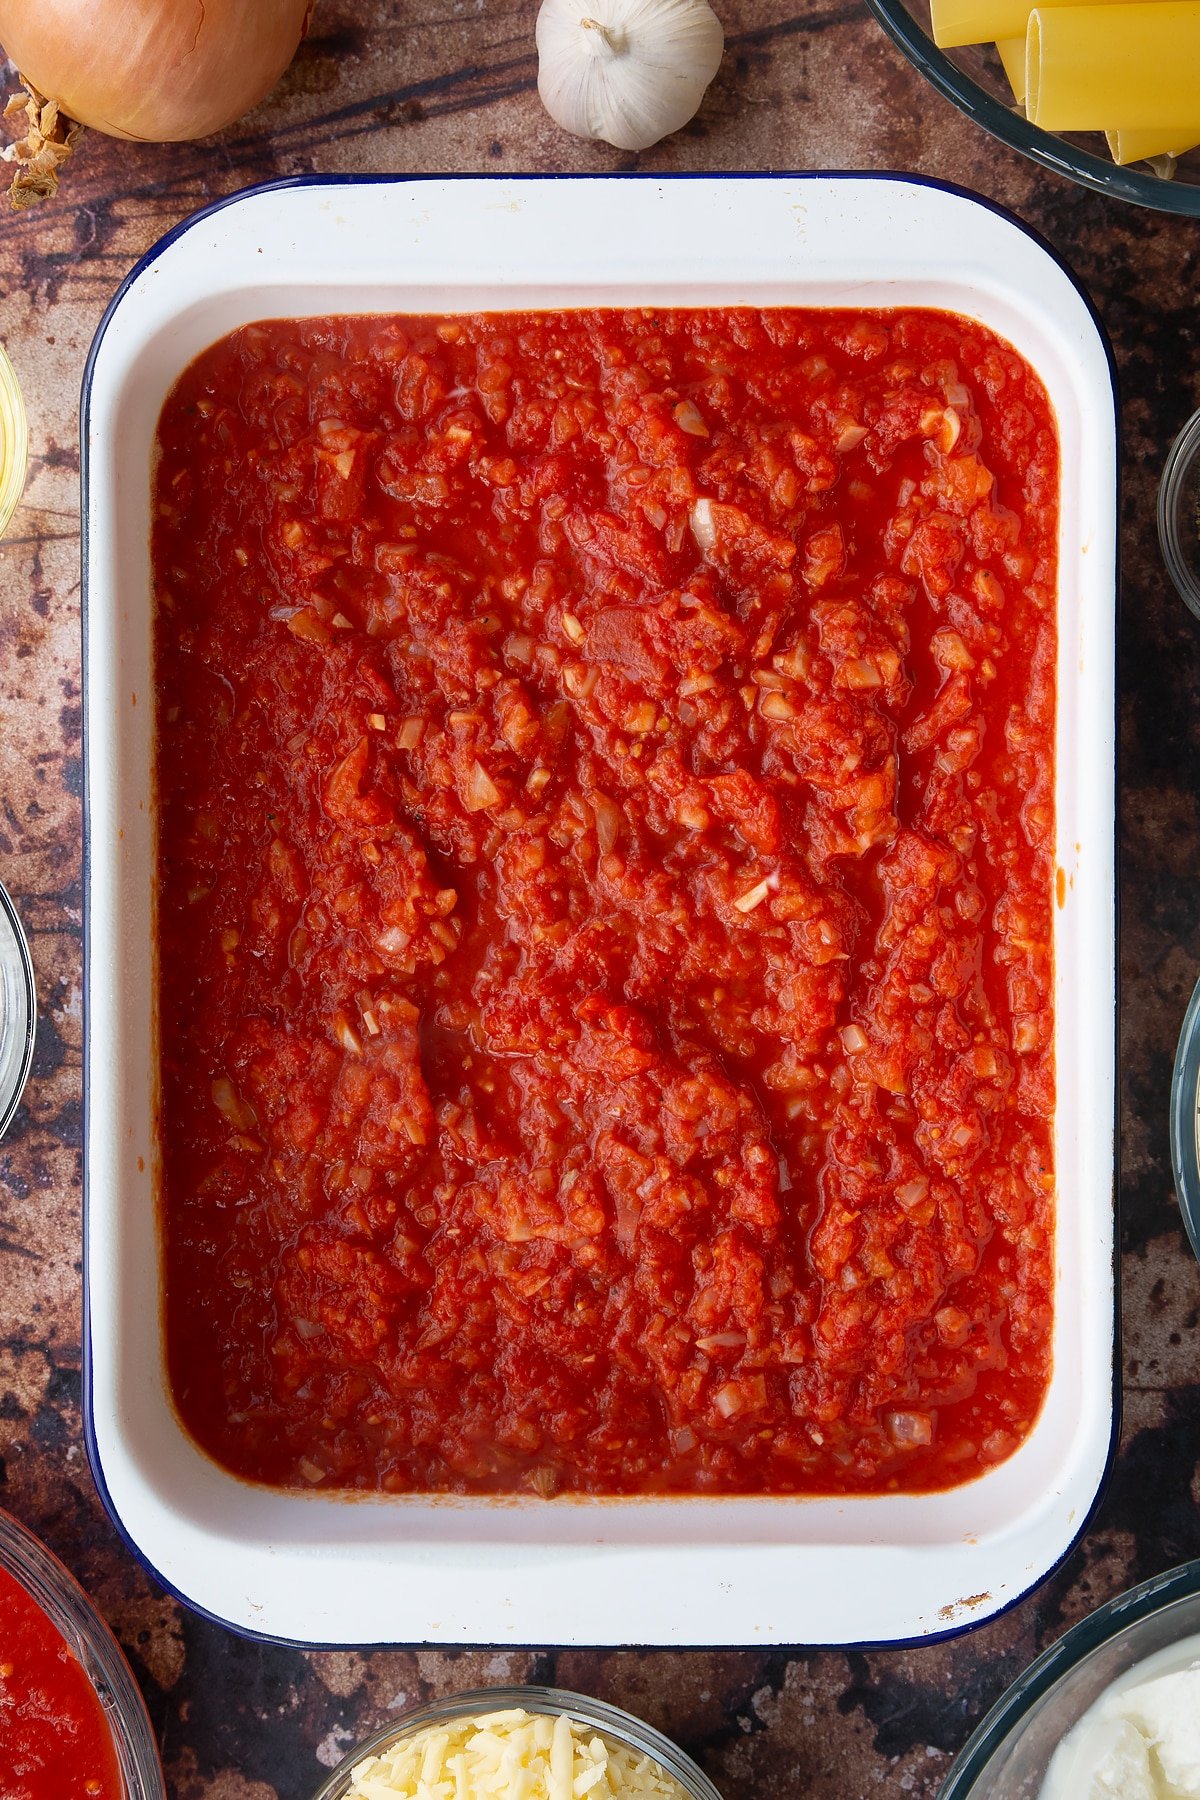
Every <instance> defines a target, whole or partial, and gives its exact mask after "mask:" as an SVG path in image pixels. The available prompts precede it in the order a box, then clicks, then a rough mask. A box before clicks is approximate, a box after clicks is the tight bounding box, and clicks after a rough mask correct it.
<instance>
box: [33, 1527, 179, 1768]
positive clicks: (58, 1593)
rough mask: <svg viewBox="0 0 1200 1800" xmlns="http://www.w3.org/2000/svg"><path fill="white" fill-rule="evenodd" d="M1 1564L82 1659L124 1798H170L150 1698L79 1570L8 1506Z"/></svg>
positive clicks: (79, 1658)
mask: <svg viewBox="0 0 1200 1800" xmlns="http://www.w3.org/2000/svg"><path fill="white" fill-rule="evenodd" d="M0 1568H3V1569H5V1570H6V1571H7V1572H8V1574H9V1575H11V1576H12V1577H13V1579H14V1580H15V1581H17V1582H18V1583H19V1584H20V1586H21V1587H23V1588H24V1590H25V1592H26V1593H27V1594H28V1595H29V1596H30V1597H31V1598H32V1599H33V1600H35V1601H36V1602H37V1604H38V1605H39V1606H40V1607H41V1609H42V1611H43V1612H44V1613H45V1614H46V1616H47V1617H48V1618H49V1620H50V1622H51V1624H52V1625H53V1626H54V1627H55V1629H56V1630H57V1631H58V1633H59V1635H60V1636H61V1637H63V1638H64V1639H65V1640H66V1642H67V1644H68V1645H69V1647H70V1649H71V1650H72V1651H73V1652H74V1654H75V1656H76V1657H77V1658H78V1660H79V1662H80V1663H81V1664H82V1666H83V1670H84V1673H85V1674H86V1675H87V1677H88V1679H89V1680H90V1682H91V1684H92V1687H93V1689H94V1691H95V1694H96V1698H97V1699H98V1700H99V1702H100V1705H101V1707H102V1708H103V1710H104V1714H105V1717H106V1718H107V1720H108V1725H109V1730H110V1731H111V1732H112V1737H113V1744H114V1746H115V1748H116V1752H117V1763H118V1766H119V1768H120V1771H121V1782H122V1786H123V1788H124V1797H125V1800H165V1795H166V1788H165V1786H164V1783H163V1773H162V1764H161V1763H160V1762H159V1758H158V1748H157V1746H156V1744H155V1741H154V1733H153V1731H152V1730H151V1727H150V1719H149V1716H148V1714H147V1712H146V1703H145V1701H144V1700H143V1699H142V1696H141V1692H140V1690H139V1688H138V1685H137V1683H136V1681H135V1680H134V1679H133V1675H132V1673H131V1671H130V1667H129V1664H128V1663H127V1662H126V1661H125V1657H124V1655H123V1653H122V1651H121V1646H120V1645H119V1644H118V1643H117V1640H116V1638H115V1637H114V1636H113V1634H112V1632H111V1631H110V1630H109V1629H108V1626H107V1625H106V1624H105V1623H104V1620H103V1619H102V1618H101V1617H100V1614H99V1613H98V1612H97V1611H96V1609H95V1607H94V1606H93V1605H92V1603H91V1601H90V1600H89V1599H88V1597H87V1595H86V1594H85V1593H84V1591H83V1589H82V1588H81V1587H80V1585H79V1583H78V1582H77V1581H76V1580H75V1578H74V1576H72V1575H70V1574H69V1573H68V1572H67V1570H66V1569H65V1568H64V1567H63V1565H62V1564H61V1563H60V1562H59V1560H58V1558H57V1557H56V1556H54V1555H52V1553H51V1552H50V1551H49V1550H47V1548H46V1546H45V1545H44V1544H43V1543H42V1542H41V1541H40V1539H38V1538H35V1537H34V1535H33V1533H32V1532H31V1531H27V1530H26V1529H25V1527H24V1525H21V1524H19V1523H18V1522H17V1520H16V1519H14V1518H13V1517H12V1516H11V1514H9V1513H6V1512H0ZM0 1773H2V1771H0ZM2 1786H3V1783H2V1782H0V1787H2Z"/></svg>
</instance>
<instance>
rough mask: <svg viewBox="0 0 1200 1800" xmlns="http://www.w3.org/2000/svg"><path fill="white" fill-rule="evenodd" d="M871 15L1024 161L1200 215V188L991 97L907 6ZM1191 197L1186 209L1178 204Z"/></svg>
mask: <svg viewBox="0 0 1200 1800" xmlns="http://www.w3.org/2000/svg"><path fill="white" fill-rule="evenodd" d="M867 6H868V8H869V10H870V11H871V12H872V13H873V14H874V15H875V18H876V20H877V21H878V23H879V24H880V25H881V26H882V27H883V29H884V31H886V33H887V35H888V36H889V37H890V38H891V40H892V42H893V43H894V44H896V45H897V46H898V48H899V49H901V50H902V51H903V52H904V54H905V56H907V58H908V60H909V62H911V63H912V65H913V67H914V68H915V69H916V70H917V73H918V74H920V75H923V76H924V77H925V79H926V81H928V82H929V84H930V86H931V87H934V88H936V89H937V91H938V93H939V94H941V95H942V96H943V98H944V99H946V100H949V101H950V103H951V104H952V105H953V106H957V108H958V109H959V111H960V112H963V113H965V114H966V115H967V117H968V118H969V119H973V120H974V122H975V123H976V124H977V125H981V126H982V127H983V129H984V130H985V131H987V132H989V133H990V134H991V136H992V137H994V138H998V139H999V140H1000V142H1001V143H1002V144H1007V145H1008V146H1009V148H1010V149H1012V150H1017V151H1019V152H1020V153H1021V155H1022V156H1028V157H1029V158H1030V159H1031V161H1033V162H1036V163H1040V164H1041V165H1042V167H1043V168H1044V169H1051V170H1052V171H1053V172H1054V174H1055V175H1061V176H1063V177H1064V178H1065V179H1066V180H1067V181H1074V182H1077V183H1078V184H1079V185H1080V186H1081V187H1088V188H1091V189H1092V190H1093V192H1095V193H1098V194H1107V195H1110V196H1111V195H1114V194H1115V195H1116V196H1117V198H1118V199H1120V200H1128V201H1131V202H1132V203H1133V204H1134V205H1136V206H1144V207H1146V208H1147V209H1148V210H1149V211H1152V212H1161V213H1170V214H1173V215H1174V216H1175V217H1176V218H1195V217H1196V216H1197V215H1200V184H1197V183H1191V182H1183V183H1179V184H1176V183H1175V182H1173V181H1164V180H1163V179H1162V178H1161V177H1160V176H1157V175H1143V174H1142V173H1141V172H1140V171H1139V170H1137V169H1129V168H1124V167H1122V165H1121V164H1119V163H1114V162H1110V161H1108V160H1107V159H1106V158H1104V157H1102V156H1093V155H1092V152H1091V151H1090V150H1084V149H1082V148H1081V147H1080V146H1079V145H1078V144H1072V143H1069V142H1068V141H1067V140H1066V139H1064V138H1061V137H1058V136H1057V135H1056V134H1055V133H1054V132H1052V131H1045V130H1043V129H1042V128H1041V127H1040V126H1038V125H1031V124H1030V123H1029V121H1028V119H1026V118H1024V117H1023V116H1022V115H1021V113H1019V112H1017V111H1016V110H1015V109H1014V108H1013V107H1011V106H1006V105H1005V104H1004V102H1003V101H1002V100H998V99H996V98H995V97H994V96H993V95H991V94H989V93H987V91H986V90H985V89H984V88H981V87H980V86H979V83H978V82H976V81H972V79H971V77H970V76H969V75H967V74H966V73H965V72H964V71H963V70H962V69H960V68H959V67H958V65H957V63H955V62H954V60H953V58H952V57H949V56H947V55H946V52H945V51H944V50H940V49H939V48H938V46H937V45H936V44H935V43H934V42H933V39H932V38H931V37H930V36H929V34H928V33H927V32H926V31H924V30H922V28H921V26H920V24H919V23H918V22H917V20H916V19H915V18H914V17H913V15H912V14H911V13H910V12H909V10H908V8H907V6H905V4H904V0H867ZM1168 195H1171V196H1176V195H1178V196H1179V197H1180V198H1182V197H1183V196H1185V195H1186V196H1187V200H1186V204H1184V205H1182V206H1181V205H1179V204H1177V202H1176V201H1175V199H1174V198H1168Z"/></svg>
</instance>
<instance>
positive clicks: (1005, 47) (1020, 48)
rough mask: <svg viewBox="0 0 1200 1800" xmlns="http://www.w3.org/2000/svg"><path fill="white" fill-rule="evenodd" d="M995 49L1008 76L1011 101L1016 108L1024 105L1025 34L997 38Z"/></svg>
mask: <svg viewBox="0 0 1200 1800" xmlns="http://www.w3.org/2000/svg"><path fill="white" fill-rule="evenodd" d="M996 48H997V50H998V51H999V52H1000V61H1001V62H1002V63H1003V64H1004V73H1005V74H1006V75H1007V76H1008V85H1009V87H1011V89H1012V91H1013V99H1014V100H1015V101H1016V103H1017V105H1018V106H1024V104H1025V33H1024V32H1022V33H1021V35H1020V37H1010V38H999V39H998V40H997V43H996Z"/></svg>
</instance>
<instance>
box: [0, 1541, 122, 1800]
mask: <svg viewBox="0 0 1200 1800" xmlns="http://www.w3.org/2000/svg"><path fill="white" fill-rule="evenodd" d="M123 1793H124V1786H123V1783H122V1781H121V1771H120V1765H119V1764H118V1762H117V1751H116V1745H115V1744H114V1742H113V1735H112V1732H111V1730H110V1729H109V1724H108V1720H107V1719H106V1718H105V1715H104V1708H103V1707H102V1706H101V1704H100V1701H99V1699H98V1698H97V1695H96V1690H95V1689H94V1688H93V1686H92V1684H91V1682H90V1681H89V1680H88V1677H87V1675H86V1674H85V1672H84V1669H83V1666H82V1664H81V1663H80V1661H79V1659H78V1657H77V1656H76V1655H75V1654H74V1652H73V1651H72V1650H71V1648H70V1646H69V1645H68V1643H67V1641H66V1639H65V1638H64V1637H63V1636H62V1634H61V1633H60V1632H59V1630H58V1628H57V1627H56V1626H55V1625H54V1624H53V1623H52V1621H51V1620H50V1619H49V1618H48V1617H47V1615H46V1614H45V1613H44V1612H43V1611H42V1609H41V1607H40V1606H39V1605H38V1603H37V1601H36V1600H34V1599H33V1598H32V1596H31V1595H30V1594H27V1593H26V1591H25V1589H24V1588H23V1587H22V1586H21V1584H20V1582H19V1581H17V1580H16V1578H15V1577H14V1576H12V1575H10V1574H9V1573H8V1570H7V1569H0V1794H3V1796H4V1800H121V1796H122V1795H123Z"/></svg>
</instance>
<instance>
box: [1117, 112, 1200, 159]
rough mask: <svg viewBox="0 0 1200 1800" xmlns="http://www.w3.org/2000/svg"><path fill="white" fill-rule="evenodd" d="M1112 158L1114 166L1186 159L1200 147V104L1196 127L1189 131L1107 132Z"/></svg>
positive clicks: (1178, 129)
mask: <svg viewBox="0 0 1200 1800" xmlns="http://www.w3.org/2000/svg"><path fill="white" fill-rule="evenodd" d="M1104 135H1105V137H1106V138H1107V140H1108V150H1109V155H1110V156H1111V157H1112V159H1113V161H1114V162H1115V163H1120V164H1121V165H1122V166H1124V165H1125V164H1126V163H1134V162H1147V161H1148V160H1149V159H1150V157H1152V156H1186V155H1187V153H1188V151H1189V150H1194V149H1195V148H1196V145H1197V144H1200V102H1197V106H1196V123H1195V124H1194V125H1190V126H1189V127H1188V129H1187V130H1186V131H1184V130H1183V129H1182V127H1180V126H1175V127H1174V128H1173V129H1172V130H1170V131H1160V130H1158V129H1152V128H1150V127H1147V128H1146V129H1145V130H1144V131H1106V132H1105V134H1104Z"/></svg>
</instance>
